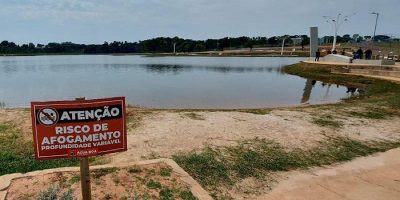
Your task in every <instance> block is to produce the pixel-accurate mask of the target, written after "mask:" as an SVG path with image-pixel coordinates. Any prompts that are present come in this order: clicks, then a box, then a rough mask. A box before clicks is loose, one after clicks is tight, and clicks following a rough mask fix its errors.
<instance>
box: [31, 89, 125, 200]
mask: <svg viewBox="0 0 400 200" xmlns="http://www.w3.org/2000/svg"><path fill="white" fill-rule="evenodd" d="M31 114H32V130H33V141H34V149H35V158H36V159H39V160H47V159H60V158H74V157H79V158H80V175H81V187H82V198H83V200H90V199H91V187H90V172H89V159H88V157H89V156H96V155H104V154H109V153H115V152H121V151H126V150H127V140H126V137H127V136H126V120H125V116H126V111H125V98H124V97H114V98H106V99H92V100H85V98H77V99H76V100H75V101H47V102H32V103H31Z"/></svg>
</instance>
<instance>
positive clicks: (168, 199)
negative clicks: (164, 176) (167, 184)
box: [159, 188, 175, 200]
mask: <svg viewBox="0 0 400 200" xmlns="http://www.w3.org/2000/svg"><path fill="white" fill-rule="evenodd" d="M159 195H160V199H161V200H173V199H175V198H174V193H173V191H172V190H171V189H169V188H163V189H161V190H160V192H159Z"/></svg>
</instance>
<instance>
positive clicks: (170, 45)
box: [0, 35, 309, 54]
mask: <svg viewBox="0 0 400 200" xmlns="http://www.w3.org/2000/svg"><path fill="white" fill-rule="evenodd" d="M283 38H285V39H286V40H285V44H286V45H293V44H294V43H296V42H297V43H298V41H299V39H300V44H301V45H308V44H309V38H308V36H307V35H293V36H289V35H285V36H274V37H270V38H267V37H244V36H243V37H235V38H234V37H225V38H221V39H207V40H191V39H183V38H179V37H174V38H171V37H158V38H153V39H148V40H143V41H139V42H127V41H123V42H122V41H114V42H110V43H108V42H104V43H103V44H75V43H72V42H61V43H56V42H51V43H48V44H36V45H35V44H33V43H28V44H22V45H18V44H15V43H14V42H9V41H6V40H4V41H2V42H1V43H0V54H112V53H166V52H173V50H174V44H175V49H176V52H201V51H212V50H225V49H238V48H253V47H273V46H280V45H281V43H282V40H283Z"/></svg>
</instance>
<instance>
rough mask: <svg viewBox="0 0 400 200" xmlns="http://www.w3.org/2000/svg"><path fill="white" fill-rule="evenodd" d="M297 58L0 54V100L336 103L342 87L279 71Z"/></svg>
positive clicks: (10, 103)
mask: <svg viewBox="0 0 400 200" xmlns="http://www.w3.org/2000/svg"><path fill="white" fill-rule="evenodd" d="M301 59H302V58H267V57H265V58H256V57H252V58H246V57H244V58H243V57H140V56H109V55H96V56H88V55H82V56H24V57H0V102H1V104H3V106H4V104H5V105H6V107H27V106H29V105H30V102H31V101H43V100H64V99H65V100H68V99H74V98H75V97H83V96H85V97H86V98H101V97H112V96H125V97H126V98H127V101H128V103H129V104H132V105H140V106H145V107H155V108H254V107H274V106H290V105H299V104H302V103H311V104H317V103H328V102H337V101H340V99H341V98H343V97H347V96H349V95H350V94H351V93H350V92H348V89H347V88H346V87H342V86H336V85H326V84H323V83H321V82H318V81H313V80H306V79H303V78H300V77H297V76H292V75H287V74H284V73H282V72H281V68H282V67H283V66H285V65H288V64H293V63H296V62H298V61H300V60H301Z"/></svg>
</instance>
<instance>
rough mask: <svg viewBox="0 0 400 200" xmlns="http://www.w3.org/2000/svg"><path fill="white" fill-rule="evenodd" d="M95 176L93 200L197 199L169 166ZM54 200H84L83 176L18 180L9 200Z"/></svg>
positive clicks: (118, 170)
mask: <svg viewBox="0 0 400 200" xmlns="http://www.w3.org/2000/svg"><path fill="white" fill-rule="evenodd" d="M91 174H92V175H91V177H92V187H91V188H92V198H93V199H104V200H106V199H120V200H124V199H126V200H127V199H160V198H161V199H162V198H164V199H165V198H166V197H170V198H172V197H173V198H174V199H182V197H184V198H186V199H190V198H189V197H193V196H192V195H191V193H190V188H189V186H188V185H187V184H186V183H184V182H183V181H181V180H180V179H179V176H178V175H177V174H175V172H173V171H172V169H171V168H169V166H167V165H165V164H152V165H144V166H134V167H130V168H104V169H96V170H92V172H91ZM43 186H48V188H44V187H43ZM51 196H53V197H54V196H57V199H77V198H78V199H80V197H81V190H80V176H79V173H78V172H65V173H61V172H58V173H51V174H47V175H44V176H33V177H27V178H19V179H15V180H13V181H12V182H11V185H10V187H9V189H8V193H7V197H6V199H53V198H40V197H51ZM63 197H64V198H63ZM68 197H70V198H68ZM193 199H194V198H193Z"/></svg>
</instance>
